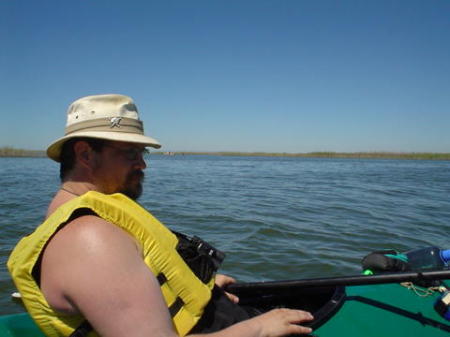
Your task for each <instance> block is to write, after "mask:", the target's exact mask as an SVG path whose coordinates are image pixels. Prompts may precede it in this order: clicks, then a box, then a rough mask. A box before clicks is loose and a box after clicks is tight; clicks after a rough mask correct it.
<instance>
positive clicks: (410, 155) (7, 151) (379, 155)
mask: <svg viewBox="0 0 450 337" xmlns="http://www.w3.org/2000/svg"><path fill="white" fill-rule="evenodd" d="M163 154H166V155H167V154H170V155H172V156H173V155H211V156H248V157H252V156H255V157H256V156H259V157H304V158H367V159H419V160H450V153H433V152H404V153H403V152H401V153H395V152H325V151H323V152H309V153H286V152H275V153H269V152H153V153H152V155H163ZM45 156H46V154H45V151H41V150H24V149H16V148H14V147H10V146H5V147H0V157H45Z"/></svg>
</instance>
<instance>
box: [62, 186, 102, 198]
mask: <svg viewBox="0 0 450 337" xmlns="http://www.w3.org/2000/svg"><path fill="white" fill-rule="evenodd" d="M60 190H61V191H63V192H64V193H68V194H72V195H73V196H77V197H78V196H80V195H82V194H84V193H86V192H89V191H96V190H97V189H96V188H95V186H93V185H91V184H89V183H76V182H64V183H63V184H62V185H61V187H60Z"/></svg>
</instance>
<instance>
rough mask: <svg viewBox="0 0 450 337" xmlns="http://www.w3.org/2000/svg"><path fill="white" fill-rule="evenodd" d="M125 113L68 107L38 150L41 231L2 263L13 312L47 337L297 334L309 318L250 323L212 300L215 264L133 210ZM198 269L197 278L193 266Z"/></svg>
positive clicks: (131, 109)
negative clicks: (48, 164) (43, 205)
mask: <svg viewBox="0 0 450 337" xmlns="http://www.w3.org/2000/svg"><path fill="white" fill-rule="evenodd" d="M147 146H151V147H154V148H159V147H160V144H159V143H158V141H156V140H155V139H153V138H150V137H147V136H145V135H144V132H143V125H142V122H141V121H140V120H139V117H138V112H137V109H136V106H135V105H134V103H133V101H132V100H131V98H129V97H127V96H122V95H98V96H88V97H84V98H81V99H79V100H77V101H75V102H74V103H72V104H71V106H70V107H69V110H68V115H67V125H66V135H65V136H64V137H62V138H60V139H58V140H57V141H55V142H54V143H53V144H51V145H50V146H49V148H48V149H47V155H48V156H49V157H50V158H51V159H53V160H55V161H57V162H60V163H61V169H60V170H61V171H60V176H61V180H62V184H61V187H60V190H59V191H58V192H57V194H56V195H55V197H54V199H53V200H52V201H51V203H50V205H49V208H48V211H47V218H46V220H45V222H44V223H43V224H42V225H41V226H39V227H38V228H37V229H36V231H35V232H34V233H33V234H31V235H30V236H28V237H26V238H24V239H22V240H21V241H20V242H19V244H18V245H17V246H16V248H15V249H14V251H13V253H12V254H11V257H10V259H9V261H8V268H9V270H10V272H11V275H12V277H13V280H14V282H15V284H16V286H17V288H18V289H19V291H20V292H21V294H22V298H23V301H24V304H25V306H26V307H27V309H28V311H29V312H30V314H31V315H32V316H33V318H34V320H35V321H36V322H37V323H38V325H39V326H40V327H41V329H42V330H43V331H44V332H45V333H46V334H47V335H49V336H87V335H88V334H89V335H96V334H98V335H100V336H111V337H113V336H127V337H134V336H177V335H179V336H184V335H186V334H191V335H194V334H196V333H211V334H214V335H217V336H224V337H226V336H234V337H235V336H245V337H249V336H255V337H256V336H260V337H276V336H283V335H288V334H294V333H295V334H301V333H309V332H310V331H311V329H309V328H306V327H302V326H300V325H297V323H301V322H303V321H309V320H311V319H312V316H311V315H310V314H309V313H307V312H303V311H297V310H289V309H276V310H273V311H270V312H268V313H265V314H261V315H259V316H256V317H253V318H252V317H251V316H254V315H252V314H250V313H248V312H246V311H245V310H243V309H242V308H240V307H239V306H238V305H237V304H235V302H237V298H236V297H233V296H232V295H230V298H231V300H230V299H228V298H227V297H226V295H225V294H224V292H223V291H222V290H221V289H220V288H222V287H224V286H225V285H227V284H229V283H232V282H234V280H233V279H232V278H230V277H227V276H224V275H216V276H214V274H215V269H216V267H217V262H218V260H220V254H219V252H218V251H217V250H214V249H213V248H212V247H210V246H208V245H205V246H206V247H209V248H208V254H199V253H196V254H198V255H197V256H194V257H195V259H193V260H194V262H192V261H190V260H189V258H188V257H186V256H185V255H187V254H185V253H186V252H188V253H189V254H191V253H192V252H190V251H189V249H190V246H191V245H192V244H193V243H192V242H191V241H190V240H189V238H186V237H185V236H183V235H176V234H174V233H172V232H170V231H169V230H168V229H167V228H166V227H165V226H163V225H162V224H161V223H160V222H159V221H158V220H156V219H155V218H154V217H153V216H152V215H151V214H150V213H148V212H147V211H146V210H144V209H143V208H142V207H141V206H139V205H138V204H137V203H136V202H135V201H133V200H136V199H137V198H138V197H139V196H140V194H141V193H142V179H143V177H144V174H143V170H144V169H145V168H146V164H145V162H144V160H143V154H144V152H145V148H146V147H147ZM198 258H199V259H200V260H201V263H202V264H201V265H202V268H198V263H197V262H195V261H198V260H199V259H198Z"/></svg>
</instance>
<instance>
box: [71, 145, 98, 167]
mask: <svg viewBox="0 0 450 337" xmlns="http://www.w3.org/2000/svg"><path fill="white" fill-rule="evenodd" d="M73 150H74V152H75V158H76V161H78V162H79V163H81V164H82V165H83V166H90V165H91V161H92V158H93V150H92V148H91V147H90V146H89V144H88V143H87V142H85V141H83V140H80V141H78V142H76V143H75V144H74V146H73Z"/></svg>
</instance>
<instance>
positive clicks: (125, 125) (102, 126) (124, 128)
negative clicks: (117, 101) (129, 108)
mask: <svg viewBox="0 0 450 337" xmlns="http://www.w3.org/2000/svg"><path fill="white" fill-rule="evenodd" d="M79 131H108V132H126V133H137V134H140V135H143V134H144V127H143V125H142V121H140V120H137V119H132V118H127V117H112V118H98V119H92V120H88V121H84V122H79V123H75V124H73V125H69V126H67V127H66V134H65V135H66V136H67V135H70V134H71V133H74V132H79Z"/></svg>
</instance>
